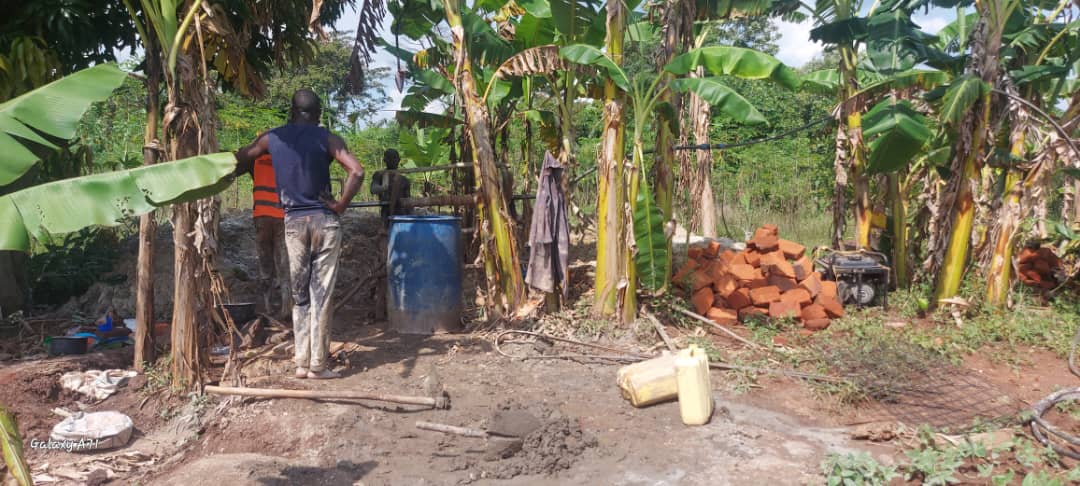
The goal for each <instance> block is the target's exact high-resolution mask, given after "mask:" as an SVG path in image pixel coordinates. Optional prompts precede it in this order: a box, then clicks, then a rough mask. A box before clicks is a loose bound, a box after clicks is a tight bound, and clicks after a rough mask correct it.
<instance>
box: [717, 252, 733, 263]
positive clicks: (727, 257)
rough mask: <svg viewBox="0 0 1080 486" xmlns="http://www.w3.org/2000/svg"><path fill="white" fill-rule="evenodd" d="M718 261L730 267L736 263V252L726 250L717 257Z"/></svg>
mask: <svg viewBox="0 0 1080 486" xmlns="http://www.w3.org/2000/svg"><path fill="white" fill-rule="evenodd" d="M716 259H717V261H721V262H724V263H727V264H728V265H730V264H732V263H735V262H734V260H735V252H734V251H731V250H724V251H723V252H721V253H720V254H719V255H717V256H716Z"/></svg>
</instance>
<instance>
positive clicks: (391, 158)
mask: <svg viewBox="0 0 1080 486" xmlns="http://www.w3.org/2000/svg"><path fill="white" fill-rule="evenodd" d="M382 161H383V163H384V164H386V168H387V169H390V170H395V169H397V168H398V163H399V162H401V156H400V155H398V153H397V150H394V149H386V151H385V152H383V154H382Z"/></svg>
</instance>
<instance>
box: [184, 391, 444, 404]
mask: <svg viewBox="0 0 1080 486" xmlns="http://www.w3.org/2000/svg"><path fill="white" fill-rule="evenodd" d="M203 390H204V391H206V393H213V394H216V395H238V396H242V397H259V398H307V399H312V400H332V399H341V400H374V401H378V402H390V403H402V404H406V405H424V406H428V407H431V408H435V409H448V408H450V399H449V398H447V397H445V396H442V397H437V398H432V397H409V396H403V395H383V394H379V393H367V392H356V391H337V390H275V389H272V388H237V387H231V386H213V385H207V386H206V387H204V388H203Z"/></svg>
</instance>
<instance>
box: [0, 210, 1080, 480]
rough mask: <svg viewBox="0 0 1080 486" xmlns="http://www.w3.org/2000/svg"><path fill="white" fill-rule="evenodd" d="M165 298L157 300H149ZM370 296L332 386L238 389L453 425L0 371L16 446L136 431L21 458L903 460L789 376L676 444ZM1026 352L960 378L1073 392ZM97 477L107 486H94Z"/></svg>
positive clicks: (160, 469) (720, 385) (598, 384)
mask: <svg viewBox="0 0 1080 486" xmlns="http://www.w3.org/2000/svg"><path fill="white" fill-rule="evenodd" d="M373 220H377V218H375V217H374V215H370V214H363V215H355V216H350V217H348V218H346V220H345V226H346V231H347V232H348V233H349V234H352V235H355V237H352V238H350V239H348V240H347V241H346V244H345V251H344V255H345V257H344V258H345V264H344V266H343V270H342V277H341V279H340V280H339V283H338V290H337V292H338V294H337V295H343V294H342V293H343V292H346V291H348V290H349V289H351V288H352V287H354V286H356V285H357V283H358V282H361V281H363V280H364V279H365V278H366V277H367V276H368V275H369V274H371V273H373V272H375V271H377V268H378V266H379V265H380V264H379V259H380V258H379V251H378V249H377V248H378V244H377V242H376V234H375V231H373V230H372V228H374V226H372V224H371V223H372V221H373ZM244 221H249V219H248V218H245V217H244V215H239V216H235V215H234V216H233V217H230V218H226V221H225V222H224V223H223V226H222V232H223V233H222V234H223V236H222V239H223V241H229V242H230V245H226V246H225V247H226V248H227V250H226V252H225V254H224V255H223V260H224V266H223V268H225V269H227V270H228V269H232V270H231V271H227V272H226V275H227V280H228V282H229V284H230V289H231V290H232V292H233V294H234V299H235V300H237V301H239V300H242V299H253V298H254V297H255V294H256V292H257V289H255V288H254V286H253V283H252V280H253V274H250V275H248V274H249V273H250V272H249V270H248V269H253V268H254V256H253V251H252V250H251V248H253V241H250V240H251V237H250V234H249V232H248V231H247V229H249V228H247V226H245V224H248V225H250V223H249V222H248V223H245V222H244ZM163 240H165V241H167V238H159V242H161V241H163ZM234 247H235V248H234ZM166 248H167V249H166ZM586 248H587V247H586ZM159 250H160V251H162V252H163V255H166V256H165V257H162V258H159V259H158V265H159V266H160V267H161V268H162V271H163V273H164V275H163V276H159V277H158V278H159V280H162V281H164V282H169V279H171V259H170V258H167V255H169V254H170V252H171V247H170V246H168V245H167V243H166V244H159ZM588 260H589V257H588V253H587V251H586V252H584V253H582V254H580V255H579V254H577V253H575V254H574V257H573V258H572V259H571V267H572V275H573V278H574V279H575V280H576V281H578V282H587V279H588V274H589V272H590V271H591V266H590V265H589V263H588ZM163 261H164V262H165V263H163ZM122 265H124V264H122ZM166 267H168V268H166ZM127 270H128V269H126V268H125V267H121V268H119V269H118V271H127ZM166 270H168V271H166ZM479 272H480V270H479V269H476V268H471V267H470V268H469V269H468V270H467V274H468V282H469V284H467V288H469V289H475V281H476V279H477V277H479V275H478V274H479ZM131 281H132V282H133V280H131ZM123 287H124V286H123V285H121V286H116V288H112V289H105V288H104V287H100V286H99V287H98V288H97V290H93V289H92V291H91V292H90V293H88V295H87V296H84V297H83V298H82V299H81V300H77V301H76V302H73V303H70V304H69V305H68V306H67V307H66V308H65V309H66V310H68V311H71V310H72V309H74V308H84V307H86V306H93V305H94V304H95V303H98V302H99V301H102V300H110V299H111V300H112V301H114V302H116V303H118V304H114V305H116V306H117V307H118V309H122V306H123V305H126V303H125V302H126V300H125V299H128V298H130V297H129V296H130V294H129V293H125V292H129V291H125V290H124V289H123ZM170 287H171V285H167V284H163V285H160V286H159V287H158V292H159V294H160V293H161V292H162V290H161V289H162V288H170ZM587 288H588V285H580V286H575V287H574V289H575V290H574V291H573V293H574V294H575V295H576V296H578V297H580V293H581V292H584V291H586V289H587ZM376 291H377V287H376V284H374V283H368V284H364V288H362V289H360V290H359V291H358V292H356V293H355V295H354V296H353V297H352V298H351V299H350V301H349V302H348V305H346V306H345V310H344V311H342V312H339V313H338V314H337V319H336V322H335V328H334V331H333V334H332V336H333V339H334V340H335V341H343V342H346V343H352V346H350V347H348V349H349V351H347V352H345V353H344V354H343V355H341V356H339V357H340V358H341V359H339V360H338V361H337V362H336V364H337V366H338V369H339V370H340V371H341V372H342V373H343V374H344V377H343V378H342V379H339V380H329V381H310V380H297V379H294V378H291V377H289V376H288V375H289V373H290V372H291V364H290V363H289V361H287V360H282V361H277V362H274V363H272V364H271V365H269V366H266V367H263V368H260V369H259V370H253V372H252V373H251V375H253V376H254V377H253V378H251V379H250V380H249V381H248V383H247V385H248V386H253V387H263V388H288V389H310V390H355V391H377V392H382V393H393V394H399V395H416V396H429V395H431V394H432V393H433V392H434V391H435V390H437V389H439V388H440V387H441V388H442V389H443V390H445V392H446V393H447V394H448V396H449V397H450V400H451V407H450V409H449V410H425V409H422V408H420V407H413V406H404V405H403V406H396V405H387V404H383V403H379V402H372V401H364V402H357V401H352V402H349V401H310V400H300V399H273V400H268V399H251V398H249V399H244V400H240V399H225V398H223V397H217V396H207V397H200V396H195V395H190V396H177V395H172V394H169V393H166V392H165V391H164V390H162V389H160V388H155V386H154V383H153V381H154V379H155V378H159V377H153V376H151V377H148V376H139V377H136V378H135V379H134V380H132V382H131V383H130V385H129V386H128V387H126V388H123V389H121V391H119V392H118V393H117V394H115V395H113V396H112V397H109V398H108V399H106V400H104V401H102V402H101V403H96V404H93V403H87V402H86V401H85V400H84V399H81V398H80V397H77V396H74V395H72V394H70V393H67V392H64V391H62V390H61V389H60V387H59V384H58V379H59V376H60V375H61V374H62V373H63V372H65V371H69V370H76V369H104V368H113V367H126V366H127V365H128V363H130V360H131V352H130V350H129V349H121V350H113V351H108V352H103V353H94V354H89V355H85V356H79V357H67V358H52V359H41V360H32V361H19V362H15V361H5V362H0V389H2V390H3V391H4V394H3V398H2V401H3V402H4V404H5V405H7V406H9V407H10V408H11V409H12V410H13V411H14V412H15V414H16V416H17V417H18V419H19V421H20V431H21V432H22V434H23V437H24V439H25V441H27V442H28V441H29V440H30V439H45V438H47V436H48V433H49V430H51V427H52V426H53V425H54V424H55V423H57V422H59V420H60V417H58V416H56V415H54V414H53V413H52V412H51V410H52V409H53V408H54V407H64V408H67V409H69V410H78V409H85V410H90V411H96V410H118V411H121V412H124V413H126V414H128V415H130V416H131V417H132V419H133V421H134V422H135V426H136V434H135V437H134V438H133V439H132V441H131V443H129V445H128V446H126V447H125V448H122V449H119V450H114V451H102V452H96V453H79V452H66V451H62V450H40V449H30V450H28V451H27V456H28V460H29V462H30V464H31V468H32V469H33V470H34V471H35V473H37V474H39V475H50V476H51V477H52V478H53V479H56V480H57V481H55V482H51V483H45V482H42V484H154V485H157V484H161V485H178V486H179V485H191V484H229V485H233V484H235V485H338V484H340V485H353V484H365V485H382V484H432V485H442V484H447V485H449V484H498V485H529V484H616V485H646V484H648V485H654V484H671V485H674V484H679V485H682V484H688V485H696V484H721V485H722V484H821V483H823V477H822V475H821V472H820V471H821V466H820V465H821V462H822V460H823V459H824V458H825V457H826V455H827V454H830V453H845V452H851V451H867V452H869V453H871V454H872V455H873V456H874V457H875V458H877V459H878V460H880V461H882V462H883V463H895V462H896V460H897V456H896V455H897V454H898V453H899V451H898V449H897V448H895V447H893V446H890V445H888V444H885V445H880V444H876V443H871V442H867V441H861V440H854V439H852V438H851V433H852V430H853V429H854V428H856V427H857V426H859V425H862V424H865V423H868V422H873V421H876V420H882V419H886V418H888V417H887V415H888V410H889V409H888V408H887V407H882V406H880V404H866V405H863V404H860V405H854V406H848V405H841V404H839V403H836V402H835V401H834V400H832V399H830V398H828V397H826V396H823V395H821V394H820V393H819V392H817V391H815V389H814V388H813V387H811V386H809V385H807V384H806V383H805V382H803V381H800V380H798V379H794V378H788V377H783V376H777V377H761V378H759V379H758V380H757V382H756V384H755V385H753V386H751V387H750V388H749V389H748V390H747V391H745V392H743V393H735V392H734V391H732V389H733V388H735V387H733V386H732V385H733V383H734V382H735V380H737V376H735V374H734V373H731V372H723V371H714V372H713V373H712V375H711V379H712V385H713V388H714V393H713V397H714V400H715V404H716V412H715V413H714V415H713V417H712V420H711V421H710V422H709V423H708V424H706V425H704V426H700V427H687V426H684V425H683V424H682V422H681V420H680V417H679V409H678V404H677V403H675V402H668V403H663V404H658V405H654V406H650V407H646V408H641V409H637V408H634V407H632V406H630V404H629V403H628V402H627V401H626V400H624V399H623V398H622V397H621V396H620V393H619V390H618V388H617V386H616V385H615V374H616V371H617V369H618V366H616V365H612V364H607V363H595V362H594V363H583V362H578V361H571V360H547V359H535V358H536V357H537V356H538V355H539V354H542V353H544V352H547V351H546V348H545V347H543V346H537V345H532V344H525V345H504V351H507V352H511V353H513V354H516V355H525V356H530V357H532V358H533V359H521V358H508V357H506V356H503V355H501V354H499V353H498V352H497V351H496V350H495V348H494V347H493V344H492V343H493V338H494V337H495V333H494V332H491V331H481V332H474V333H462V334H453V335H439V336H432V337H416V336H404V335H399V334H397V333H395V332H394V331H392V330H388V329H386V323H385V322H382V321H379V320H378V319H376V318H375V317H374V313H373V312H372V308H371V305H370V302H371V301H372V299H373V295H374V292H376ZM95 292H96V293H95ZM102 295H105V298H102V297H101V296H102ZM474 297H475V290H471V291H470V292H467V295H466V302H467V304H471V302H472V298H474ZM158 298H161V299H165V300H167V299H168V295H167V293H166V294H161V295H159V296H158ZM470 312H474V311H472V310H470ZM669 332H671V334H672V335H673V337H675V338H676V339H678V338H679V336H680V335H681V334H682V333H684V332H688V331H683V330H681V329H679V328H674V327H669ZM707 338H708V339H710V340H711V341H712V342H713V343H714V344H715V346H716V347H717V348H719V349H720V350H721V351H722V352H724V353H727V352H729V351H730V352H734V351H735V350H736V349H737V345H735V344H733V343H732V342H731V341H728V340H726V339H724V338H721V337H717V336H711V335H710V336H707ZM650 339H654V340H655V338H650ZM648 340H649V339H646V340H645V341H646V342H645V343H644V344H640V345H639V344H637V341H635V340H634V339H633V338H632V337H626V336H624V337H623V338H622V339H620V340H617V341H614V342H612V341H610V340H606V339H605V340H601V341H599V343H602V344H607V345H610V346H615V347H619V348H622V349H633V350H635V351H638V352H643V351H646V350H647V349H653V348H655V347H652V348H650V346H649V343H648V342H647V341H648ZM1021 349H1022V351H1023V352H1022V353H1021V359H1020V360H1018V361H1016V362H1014V363H1013V364H1005V363H1001V362H999V361H996V360H992V359H990V358H989V356H990V355H991V352H990V351H992V350H988V351H987V352H986V353H978V354H975V355H972V356H970V357H968V358H967V360H966V362H965V363H964V364H963V366H962V369H963V370H965V373H970V374H972V375H974V376H977V377H978V378H980V379H981V382H985V383H986V384H988V385H989V388H988V389H992V390H993V391H994V393H998V394H1001V395H1007V396H1008V397H1009V398H1010V399H1011V400H1012V401H1010V402H1009V403H1015V404H1018V406H1027V405H1030V404H1031V403H1033V402H1034V401H1037V400H1038V399H1040V398H1042V397H1043V396H1045V395H1046V394H1047V393H1049V392H1051V391H1053V390H1055V389H1057V388H1059V387H1065V386H1074V385H1075V378H1074V377H1073V376H1072V375H1071V374H1069V372H1068V369H1067V367H1066V363H1065V361H1064V360H1062V359H1060V358H1058V357H1057V356H1055V355H1053V354H1051V353H1049V352H1045V351H1039V350H1034V349H1028V348H1021ZM260 374H265V375H268V376H263V377H259V376H258V375H260ZM80 403H81V404H82V406H80ZM418 421H426V422H436V423H441V424H447V425H454V426H461V427H469V428H474V429H481V430H488V431H491V432H493V433H495V432H499V433H502V432H504V431H506V430H512V431H518V432H520V433H523V434H525V437H524V439H522V440H520V441H515V440H510V439H502V438H489V439H483V438H473V437H464V436H457V435H447V434H443V433H440V432H433V431H429V430H422V429H419V428H417V426H416V423H417V422H418ZM513 435H516V434H513ZM96 469H100V470H102V472H99V473H94V474H96V477H95V476H94V475H91V476H89V477H88V476H87V475H88V474H91V473H93V471H94V470H96ZM105 471H107V472H105ZM65 472H66V473H68V474H69V475H70V477H66V476H64V474H63V473H65ZM72 478H76V479H72Z"/></svg>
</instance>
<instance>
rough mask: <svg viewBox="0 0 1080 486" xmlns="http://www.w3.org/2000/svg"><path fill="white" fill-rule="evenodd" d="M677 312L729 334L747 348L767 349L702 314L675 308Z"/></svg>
mask: <svg viewBox="0 0 1080 486" xmlns="http://www.w3.org/2000/svg"><path fill="white" fill-rule="evenodd" d="M675 310H677V311H679V312H680V313H682V314H686V315H688V316H690V317H693V318H694V319H697V320H699V321H701V322H704V323H706V324H708V325H710V326H712V327H714V328H716V329H717V330H719V331H720V332H722V333H724V334H727V335H728V336H729V337H731V338H732V339H734V340H736V341H738V342H740V343H743V344H745V345H747V346H750V347H751V348H755V349H765V348H763V347H761V345H760V344H758V343H755V342H753V341H747V340H746V339H745V338H743V337H742V336H740V335H738V334H735V332H734V331H732V330H731V329H728V328H726V327H724V326H721V325H720V324H717V323H715V322H713V321H711V320H710V319H709V318H708V317H705V316H703V315H701V314H697V313H694V312H690V311H688V310H686V309H683V308H681V307H675Z"/></svg>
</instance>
